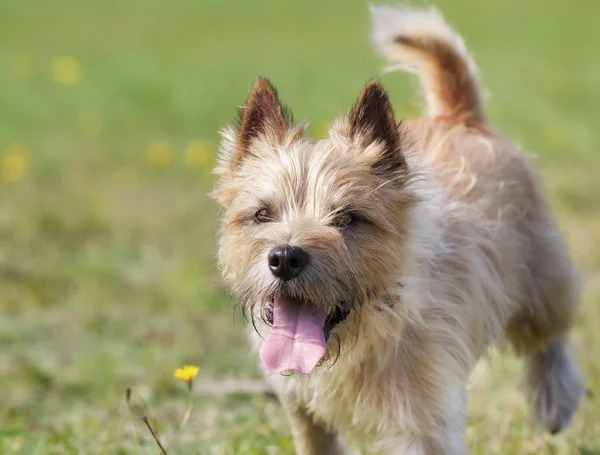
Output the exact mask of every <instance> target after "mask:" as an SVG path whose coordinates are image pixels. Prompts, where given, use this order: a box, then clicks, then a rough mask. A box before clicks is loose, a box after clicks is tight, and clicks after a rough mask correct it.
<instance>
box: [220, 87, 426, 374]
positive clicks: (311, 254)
mask: <svg viewBox="0 0 600 455" xmlns="http://www.w3.org/2000/svg"><path fill="white" fill-rule="evenodd" d="M304 129H305V126H304V125H294V124H293V121H292V118H291V115H290V114H289V113H288V111H287V110H286V109H285V108H284V107H283V106H282V105H281V103H280V101H279V99H278V96H277V92H276V90H275V89H274V88H273V86H272V85H271V84H270V83H269V82H268V81H267V80H265V79H259V80H258V81H257V82H256V83H255V85H254V87H253V89H252V91H251V93H250V96H249V98H248V100H247V102H246V104H245V106H244V108H243V110H242V111H241V116H240V123H239V126H238V127H237V128H235V129H234V128H229V129H226V130H225V131H224V132H223V141H222V145H221V156H220V165H219V166H218V168H217V170H216V173H217V174H218V175H219V180H218V183H217V185H216V188H215V191H214V197H215V198H216V200H217V201H218V202H219V203H220V204H221V205H222V206H223V207H224V209H225V213H224V218H223V228H222V233H221V241H220V251H219V263H220V266H221V268H222V272H223V276H224V279H225V281H226V282H227V283H228V285H230V286H231V288H232V290H233V292H234V294H235V295H236V298H237V300H238V302H239V303H240V304H241V305H242V307H243V308H245V309H248V310H249V314H250V317H251V318H252V320H253V321H254V320H255V318H257V317H258V318H260V319H261V320H262V321H264V322H265V323H267V324H268V325H270V326H272V327H271V329H270V332H269V334H268V335H267V338H266V340H265V341H264V343H263V345H262V348H261V356H262V358H263V361H264V362H265V364H266V366H267V367H268V368H269V369H270V370H271V371H275V372H279V371H283V370H287V369H294V370H297V371H299V372H301V373H308V372H310V371H311V370H312V369H313V368H314V366H315V365H316V364H317V363H318V362H319V361H320V360H321V359H322V358H323V357H324V356H325V354H326V348H327V346H326V342H327V339H328V338H330V335H332V334H334V335H336V337H337V338H338V339H339V336H340V335H341V333H342V332H343V330H342V327H343V326H344V324H348V323H349V322H344V321H345V319H346V317H347V316H348V315H349V314H350V312H351V311H353V310H356V309H357V308H359V307H360V306H362V305H366V304H369V303H370V302H372V301H373V300H374V299H375V298H376V296H381V295H384V294H385V292H386V289H388V288H389V287H390V286H392V285H393V284H394V282H395V278H396V277H397V276H398V274H399V272H400V270H401V267H402V258H403V247H404V244H405V240H406V237H407V234H408V233H407V228H408V225H409V222H408V219H409V217H410V212H411V208H412V207H413V205H414V204H415V198H414V196H413V195H412V194H411V192H410V191H409V190H408V189H407V188H408V183H409V182H410V181H411V173H410V171H409V169H408V167H407V163H406V160H405V157H404V154H403V147H404V144H403V138H402V134H401V131H402V128H400V127H399V125H398V124H397V123H396V121H395V119H394V113H393V111H392V108H391V105H390V102H389V99H388V97H387V94H386V92H385V90H384V89H383V88H382V87H381V86H380V85H379V84H378V83H376V82H371V83H369V84H367V85H366V87H365V88H364V89H363V91H362V93H361V95H360V97H359V99H358V101H357V103H356V104H355V105H354V107H353V108H352V109H351V111H350V113H349V114H348V116H346V117H345V118H343V119H341V120H338V121H337V122H335V124H334V126H333V127H332V128H331V131H330V134H329V137H328V138H327V139H325V140H320V141H315V140H312V139H310V138H306V137H305V136H304Z"/></svg>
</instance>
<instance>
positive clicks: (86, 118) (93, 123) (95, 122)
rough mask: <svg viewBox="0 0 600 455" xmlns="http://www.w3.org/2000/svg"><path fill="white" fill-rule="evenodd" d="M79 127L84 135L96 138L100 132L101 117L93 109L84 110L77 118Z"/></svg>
mask: <svg viewBox="0 0 600 455" xmlns="http://www.w3.org/2000/svg"><path fill="white" fill-rule="evenodd" d="M77 123H78V124H79V129H80V130H81V133H82V134H83V135H84V136H85V137H89V138H92V139H94V138H97V137H99V136H100V134H102V118H101V117H100V114H98V112H95V111H85V112H82V113H81V114H79V118H78V119H77Z"/></svg>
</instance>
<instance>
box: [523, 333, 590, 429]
mask: <svg viewBox="0 0 600 455" xmlns="http://www.w3.org/2000/svg"><path fill="white" fill-rule="evenodd" d="M523 386H524V390H525V394H526V396H527V399H528V401H529V407H530V412H531V415H532V417H533V418H534V419H535V421H536V422H537V423H538V424H539V425H540V426H541V427H542V428H543V429H544V430H546V431H548V432H550V433H552V434H556V433H559V432H560V431H562V430H564V429H565V428H566V427H567V426H568V425H569V423H570V422H571V419H572V418H573V414H575V411H576V410H577V408H578V407H579V402H580V401H581V397H582V396H583V394H584V392H585V384H584V381H583V377H582V376H581V373H580V372H579V370H578V368H577V365H576V364H575V361H574V360H573V359H572V358H571V356H570V355H569V354H568V353H567V352H566V351H565V349H564V346H563V345H562V343H560V344H559V343H557V344H553V345H551V346H550V347H549V348H548V349H546V350H544V351H543V352H541V353H538V354H535V355H534V356H532V357H530V358H529V359H527V360H526V364H525V375H524V384H523Z"/></svg>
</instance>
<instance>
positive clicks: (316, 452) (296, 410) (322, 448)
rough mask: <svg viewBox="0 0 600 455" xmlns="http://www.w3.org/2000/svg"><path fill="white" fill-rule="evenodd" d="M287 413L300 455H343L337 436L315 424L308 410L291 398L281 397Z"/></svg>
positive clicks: (322, 426)
mask: <svg viewBox="0 0 600 455" xmlns="http://www.w3.org/2000/svg"><path fill="white" fill-rule="evenodd" d="M279 398H280V400H281V403H282V404H283V407H284V409H285V411H286V414H287V416H288V420H289V422H290V426H291V428H292V436H293V438H294V445H295V447H296V453H297V454H298V455H343V454H344V449H343V446H342V444H341V443H340V441H339V439H338V437H337V435H336V434H335V433H334V432H332V431H329V430H327V429H326V428H325V426H324V425H322V424H320V423H317V422H315V420H314V419H313V417H312V416H311V415H310V414H309V413H308V412H307V411H306V409H305V408H304V407H303V406H301V405H298V404H296V403H295V401H294V400H292V399H290V398H289V397H285V396H280V397H279Z"/></svg>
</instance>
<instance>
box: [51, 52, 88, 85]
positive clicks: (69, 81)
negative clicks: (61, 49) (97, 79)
mask: <svg viewBox="0 0 600 455" xmlns="http://www.w3.org/2000/svg"><path fill="white" fill-rule="evenodd" d="M52 74H53V76H54V81H55V82H56V83H57V84H61V85H75V84H77V83H78V82H79V81H80V79H81V64H80V63H79V62H78V61H77V60H75V59H74V58H73V57H59V58H55V59H54V61H53V62H52Z"/></svg>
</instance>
